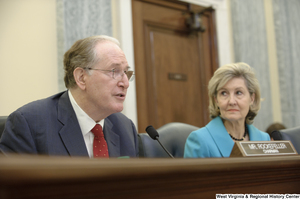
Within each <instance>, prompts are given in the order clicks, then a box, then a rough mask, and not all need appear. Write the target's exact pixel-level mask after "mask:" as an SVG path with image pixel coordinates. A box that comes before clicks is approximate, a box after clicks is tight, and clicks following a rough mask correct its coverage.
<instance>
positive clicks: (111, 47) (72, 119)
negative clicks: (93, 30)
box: [0, 36, 138, 157]
mask: <svg viewBox="0 0 300 199" xmlns="http://www.w3.org/2000/svg"><path fill="white" fill-rule="evenodd" d="M64 69H65V77H64V81H65V85H66V87H67V88H68V90H67V91H65V92H62V93H58V94H56V95H54V96H51V97H49V98H46V99H42V100H38V101H34V102H31V103H29V104H27V105H25V106H23V107H21V108H19V109H18V110H16V111H15V112H13V113H12V114H11V115H10V116H9V117H8V119H7V122H6V127H5V130H4V132H3V135H2V138H1V140H0V149H1V150H2V151H3V152H5V153H28V154H48V155H65V156H88V157H119V156H130V157H136V156H138V141H137V133H136V128H135V126H134V124H133V123H132V121H131V120H130V119H128V118H127V117H126V116H124V115H123V114H122V113H119V112H120V111H122V110H123V102H124V100H125V97H126V93H127V89H128V87H129V80H130V79H131V77H132V75H133V71H130V67H129V66H128V63H127V60H126V57H125V55H124V53H123V51H122V50H121V48H120V47H119V42H118V41H117V40H116V39H114V38H112V37H108V36H93V37H88V38H85V39H81V40H78V41H77V42H75V43H74V45H73V46H72V47H71V48H70V49H69V50H68V51H67V52H66V53H65V55H64Z"/></svg>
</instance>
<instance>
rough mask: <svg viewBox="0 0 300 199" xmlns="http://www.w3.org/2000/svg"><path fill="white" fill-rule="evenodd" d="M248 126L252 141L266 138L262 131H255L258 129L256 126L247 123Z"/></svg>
mask: <svg viewBox="0 0 300 199" xmlns="http://www.w3.org/2000/svg"><path fill="white" fill-rule="evenodd" d="M247 127H248V131H249V139H250V141H259V140H264V139H263V138H262V135H261V134H260V133H255V132H256V131H258V130H257V129H256V128H255V127H254V126H252V125H247Z"/></svg>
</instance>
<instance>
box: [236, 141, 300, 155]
mask: <svg viewBox="0 0 300 199" xmlns="http://www.w3.org/2000/svg"><path fill="white" fill-rule="evenodd" d="M297 154H298V153H297V151H296V150H295V148H294V146H293V144H292V143H291V141H289V140H281V141H278V140H276V141H248V142H235V144H234V146H233V149H232V151H231V154H230V157H249V156H272V155H297Z"/></svg>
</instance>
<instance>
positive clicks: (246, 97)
mask: <svg viewBox="0 0 300 199" xmlns="http://www.w3.org/2000/svg"><path fill="white" fill-rule="evenodd" d="M254 98H255V94H252V96H250V93H249V91H248V89H247V87H246V84H245V80H244V79H243V78H242V77H235V78H232V79H231V80H229V81H228V82H227V83H226V84H225V85H224V86H223V87H222V88H221V89H220V90H218V92H217V97H215V101H216V104H217V106H218V107H219V108H220V116H221V118H223V119H225V120H228V121H231V122H245V118H246V116H247V114H248V112H249V108H250V106H251V105H252V104H253V102H254Z"/></svg>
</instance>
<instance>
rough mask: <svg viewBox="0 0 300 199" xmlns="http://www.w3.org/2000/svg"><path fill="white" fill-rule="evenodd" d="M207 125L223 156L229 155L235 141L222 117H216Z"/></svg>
mask: <svg viewBox="0 0 300 199" xmlns="http://www.w3.org/2000/svg"><path fill="white" fill-rule="evenodd" d="M206 127H207V129H208V131H209V133H210V135H211V136H212V138H213V140H214V142H215V144H216V146H217V147H218V149H219V151H220V153H221V155H222V157H229V156H230V153H231V151H232V148H233V145H234V142H233V140H232V139H231V138H230V136H229V134H228V133H227V130H226V129H225V127H224V124H223V122H222V119H221V118H220V117H216V118H214V119H213V120H212V121H211V122H210V123H208V125H207V126H206Z"/></svg>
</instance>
